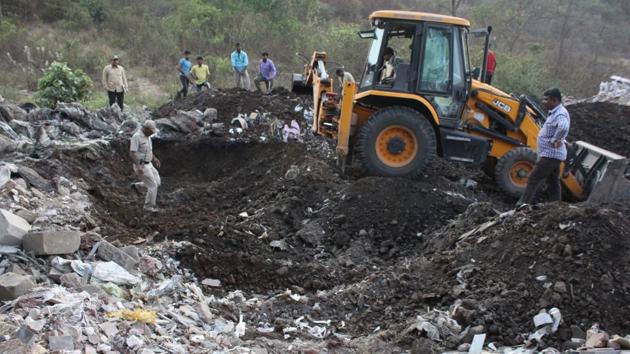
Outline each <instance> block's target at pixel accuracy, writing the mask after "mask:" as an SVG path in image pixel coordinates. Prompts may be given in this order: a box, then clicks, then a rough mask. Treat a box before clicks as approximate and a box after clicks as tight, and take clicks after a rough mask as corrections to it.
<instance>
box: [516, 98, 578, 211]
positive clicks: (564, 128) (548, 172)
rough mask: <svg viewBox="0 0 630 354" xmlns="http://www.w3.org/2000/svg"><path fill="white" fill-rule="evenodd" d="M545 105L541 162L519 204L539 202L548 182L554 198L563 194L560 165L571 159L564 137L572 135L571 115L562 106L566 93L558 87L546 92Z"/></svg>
mask: <svg viewBox="0 0 630 354" xmlns="http://www.w3.org/2000/svg"><path fill="white" fill-rule="evenodd" d="M542 104H543V106H544V107H545V109H547V110H548V111H549V115H548V116H547V120H546V121H545V124H544V125H543V127H542V129H540V132H539V133H538V140H537V143H538V161H536V165H535V166H534V169H533V170H532V173H531V174H530V175H529V177H528V179H527V187H526V188H525V192H524V193H523V195H522V196H521V199H519V201H518V203H517V205H522V204H532V203H533V202H535V201H536V199H537V194H538V191H539V190H540V188H541V187H542V185H543V183H544V182H545V181H546V182H547V184H548V192H549V198H550V199H551V201H559V200H560V199H561V197H562V186H561V185H560V164H562V162H563V161H564V160H566V158H567V147H566V145H565V141H564V139H566V137H567V135H568V134H569V128H570V126H571V118H570V117H569V112H567V110H566V108H564V106H563V105H562V94H561V93H560V90H559V89H557V88H552V89H549V90H547V91H545V93H544V94H543V99H542Z"/></svg>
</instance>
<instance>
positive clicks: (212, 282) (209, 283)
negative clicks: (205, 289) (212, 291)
mask: <svg viewBox="0 0 630 354" xmlns="http://www.w3.org/2000/svg"><path fill="white" fill-rule="evenodd" d="M201 284H203V285H206V286H210V287H213V288H218V287H220V286H221V281H220V280H219V279H210V278H208V279H204V280H203V281H201Z"/></svg>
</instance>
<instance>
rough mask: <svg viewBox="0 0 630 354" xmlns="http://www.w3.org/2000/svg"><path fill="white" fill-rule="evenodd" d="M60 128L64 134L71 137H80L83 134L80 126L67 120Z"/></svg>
mask: <svg viewBox="0 0 630 354" xmlns="http://www.w3.org/2000/svg"><path fill="white" fill-rule="evenodd" d="M59 128H60V129H61V131H62V132H64V133H66V134H69V135H73V136H79V135H81V133H82V132H83V130H82V129H81V127H80V126H78V125H77V124H76V123H74V122H71V121H67V120H66V121H63V123H61V126H60V127H59Z"/></svg>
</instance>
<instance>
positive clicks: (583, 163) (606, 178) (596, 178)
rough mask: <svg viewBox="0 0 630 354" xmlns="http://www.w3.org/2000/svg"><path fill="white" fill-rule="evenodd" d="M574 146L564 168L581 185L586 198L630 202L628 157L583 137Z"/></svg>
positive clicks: (629, 164)
mask: <svg viewBox="0 0 630 354" xmlns="http://www.w3.org/2000/svg"><path fill="white" fill-rule="evenodd" d="M573 148H574V149H575V150H574V151H573V153H572V154H571V155H572V157H571V158H570V159H569V161H567V169H568V170H567V169H565V170H567V171H568V172H571V173H573V175H574V176H575V178H576V179H577V180H578V182H579V183H580V184H581V185H582V188H583V190H584V196H585V200H586V201H587V202H591V203H606V202H630V161H629V160H628V159H627V158H626V157H624V156H621V155H618V154H615V153H614V152H610V151H608V150H605V149H602V148H600V147H597V146H595V145H591V144H589V143H586V142H583V141H578V142H576V143H575V144H574V145H573Z"/></svg>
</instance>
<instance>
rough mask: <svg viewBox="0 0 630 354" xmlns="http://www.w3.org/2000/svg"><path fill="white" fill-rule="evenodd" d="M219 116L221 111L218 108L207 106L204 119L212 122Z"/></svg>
mask: <svg viewBox="0 0 630 354" xmlns="http://www.w3.org/2000/svg"><path fill="white" fill-rule="evenodd" d="M218 117H219V113H218V111H217V109H216V108H207V109H206V110H205V111H204V112H203V118H202V121H204V122H208V123H212V122H214V121H215V120H217V118H218Z"/></svg>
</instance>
